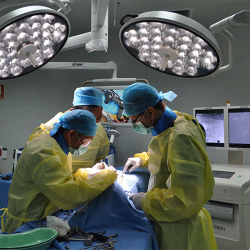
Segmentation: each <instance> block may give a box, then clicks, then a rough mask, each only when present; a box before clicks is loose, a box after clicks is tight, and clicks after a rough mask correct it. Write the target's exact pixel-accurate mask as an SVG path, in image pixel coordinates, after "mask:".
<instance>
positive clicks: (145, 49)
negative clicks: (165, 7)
mask: <svg viewBox="0 0 250 250" xmlns="http://www.w3.org/2000/svg"><path fill="white" fill-rule="evenodd" d="M120 40H121V43H122V45H123V46H124V48H125V49H126V50H127V51H128V52H129V53H130V54H131V55H132V56H133V57H135V58H136V59H137V60H139V61H140V62H142V63H143V64H145V65H147V66H149V67H151V68H153V69H155V70H158V71H160V72H163V73H166V74H170V75H174V76H181V77H203V76H206V75H209V74H212V73H213V72H215V71H216V70H217V69H218V68H219V66H220V54H221V53H220V49H219V46H218V44H217V42H216V40H215V38H214V37H213V35H212V34H211V33H210V31H209V30H207V29H206V28H205V27H203V26H202V25H200V24H199V23H197V22H195V21H194V20H192V19H190V18H187V17H184V16H182V15H179V14H175V13H171V12H165V11H153V12H147V13H143V14H141V15H139V16H138V17H136V18H134V19H131V20H130V21H128V22H127V23H125V24H124V25H123V26H122V28H121V30H120Z"/></svg>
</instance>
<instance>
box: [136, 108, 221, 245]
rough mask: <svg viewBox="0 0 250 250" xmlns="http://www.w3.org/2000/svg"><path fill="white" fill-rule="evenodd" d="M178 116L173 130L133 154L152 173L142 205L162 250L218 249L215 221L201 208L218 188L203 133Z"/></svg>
mask: <svg viewBox="0 0 250 250" xmlns="http://www.w3.org/2000/svg"><path fill="white" fill-rule="evenodd" d="M176 113H177V115H178V116H177V118H176V121H175V123H174V127H170V128H168V129H166V130H165V131H163V132H162V133H161V134H159V135H157V136H154V137H153V138H152V140H151V142H150V144H149V146H148V152H143V153H141V154H136V155H135V157H138V156H139V157H141V158H142V159H143V166H148V169H149V170H150V172H151V177H150V181H149V189H148V192H147V193H146V194H145V197H144V198H143V201H142V207H143V210H144V211H145V213H146V216H147V217H148V218H149V219H150V220H152V221H153V223H154V226H155V233H156V237H157V241H158V245H159V248H160V249H161V250H187V249H188V250H214V249H217V245H216V241H215V237H214V231H213V227H212V221H211V217H210V214H209V212H208V211H207V210H206V209H205V208H203V205H204V204H205V203H206V202H207V201H208V200H209V199H211V197H212V194H213V187H214V177H213V173H212V169H211V165H210V162H209V159H208V155H207V152H206V143H205V133H204V132H203V131H202V129H201V128H200V126H199V125H198V122H197V120H196V119H195V118H193V117H192V116H191V115H188V114H185V113H179V112H177V111H176ZM192 119H194V121H195V122H196V124H197V125H196V124H195V123H194V122H193V121H192Z"/></svg>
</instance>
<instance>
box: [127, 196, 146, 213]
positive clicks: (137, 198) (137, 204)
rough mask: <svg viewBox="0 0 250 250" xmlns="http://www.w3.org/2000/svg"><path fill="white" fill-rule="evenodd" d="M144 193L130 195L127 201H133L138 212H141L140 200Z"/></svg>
mask: <svg viewBox="0 0 250 250" xmlns="http://www.w3.org/2000/svg"><path fill="white" fill-rule="evenodd" d="M144 194H145V193H143V192H141V193H136V194H132V195H130V196H129V199H130V200H131V201H133V203H134V205H135V207H136V208H137V209H138V210H142V205H141V203H142V198H143V196H144Z"/></svg>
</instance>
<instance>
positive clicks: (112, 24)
mask: <svg viewBox="0 0 250 250" xmlns="http://www.w3.org/2000/svg"><path fill="white" fill-rule="evenodd" d="M71 1H73V2H74V3H68V5H69V6H70V8H71V9H72V11H71V12H69V13H68V14H67V18H68V19H69V21H70V24H71V34H70V36H74V35H78V34H82V33H85V32H89V31H90V27H91V23H90V20H91V0H71ZM30 5H42V6H47V7H50V8H53V9H55V10H57V9H59V7H58V6H57V5H56V4H53V3H49V2H48V1H46V0H44V1H42V0H33V1H32V0H1V3H0V14H1V16H2V15H3V14H5V13H7V12H9V11H11V10H14V9H17V8H20V7H24V6H30ZM156 10H161V11H180V10H190V14H191V15H190V17H191V18H192V19H194V20H195V21H197V22H199V23H200V24H202V25H203V26H205V27H206V28H209V26H210V25H212V24H214V23H216V22H218V21H220V20H222V19H224V18H226V17H228V16H231V15H233V14H235V13H237V12H239V11H242V10H250V1H249V0H215V1H213V0H195V1H192V0H191V1H189V0H121V1H118V0H110V1H109V35H115V34H117V35H118V33H119V30H120V27H121V25H120V20H121V18H122V17H124V16H125V15H126V14H128V13H131V14H140V13H143V12H147V11H156ZM127 20H128V19H125V21H127Z"/></svg>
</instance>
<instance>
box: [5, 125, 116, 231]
mask: <svg viewBox="0 0 250 250" xmlns="http://www.w3.org/2000/svg"><path fill="white" fill-rule="evenodd" d="M42 127H43V126H42ZM47 133H48V132H47ZM88 170H89V169H79V171H77V172H76V174H72V173H71V172H70V168H69V166H68V161H67V155H66V154H65V153H64V152H63V151H62V149H61V147H60V146H59V144H58V143H57V142H56V140H54V139H53V138H52V137H50V136H49V135H48V134H46V130H45V129H44V128H43V129H41V127H39V128H37V129H36V130H35V131H34V133H33V134H32V135H31V136H30V137H29V140H28V142H27V143H26V145H25V148H24V150H23V152H22V155H21V157H20V158H19V160H18V164H17V167H16V169H15V173H14V176H13V179H12V183H11V186H10V189H9V198H8V199H9V200H8V210H7V215H6V222H5V231H7V232H8V233H12V232H13V231H14V230H16V229H17V228H18V227H20V226H21V225H22V224H24V223H26V222H29V221H32V220H38V219H41V218H44V217H46V216H47V215H50V214H52V213H54V212H55V211H57V210H59V209H60V208H62V209H64V210H68V209H73V208H76V207H78V206H81V205H84V204H86V203H88V202H89V201H91V200H92V199H94V198H95V197H96V196H98V195H99V194H100V193H101V192H102V191H104V190H105V189H106V188H108V187H109V186H110V185H111V184H112V183H113V182H114V181H115V180H116V174H115V173H114V172H113V171H111V170H109V169H105V170H102V171H101V172H100V173H98V174H97V175H96V176H94V177H93V178H92V179H88V177H87V176H88V175H87V172H88Z"/></svg>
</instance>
